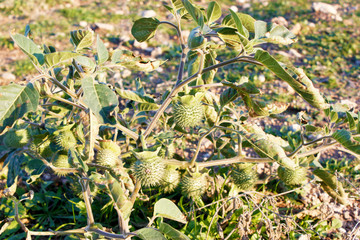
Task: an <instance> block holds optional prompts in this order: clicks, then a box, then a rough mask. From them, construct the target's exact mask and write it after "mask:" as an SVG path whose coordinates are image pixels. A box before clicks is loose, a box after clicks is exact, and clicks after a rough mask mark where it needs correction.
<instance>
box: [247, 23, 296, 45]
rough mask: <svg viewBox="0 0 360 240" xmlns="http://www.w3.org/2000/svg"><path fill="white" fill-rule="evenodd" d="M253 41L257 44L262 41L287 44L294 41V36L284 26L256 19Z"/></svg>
mask: <svg viewBox="0 0 360 240" xmlns="http://www.w3.org/2000/svg"><path fill="white" fill-rule="evenodd" d="M254 26H255V41H256V42H257V44H260V43H263V42H269V43H275V44H284V45H288V44H291V43H294V42H296V36H295V34H293V33H292V32H291V31H289V29H287V28H286V27H284V26H281V25H276V24H273V23H267V22H264V21H256V22H255V24H254Z"/></svg>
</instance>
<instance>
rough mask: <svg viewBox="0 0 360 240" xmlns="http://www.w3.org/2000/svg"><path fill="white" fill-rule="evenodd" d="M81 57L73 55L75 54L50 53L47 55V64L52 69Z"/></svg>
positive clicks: (77, 54)
mask: <svg viewBox="0 0 360 240" xmlns="http://www.w3.org/2000/svg"><path fill="white" fill-rule="evenodd" d="M79 55H80V54H79V53H73V52H54V53H48V54H45V63H46V65H47V66H48V67H52V66H55V65H57V64H60V63H63V62H66V61H70V60H71V59H73V58H75V57H77V56H79Z"/></svg>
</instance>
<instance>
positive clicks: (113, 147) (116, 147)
mask: <svg viewBox="0 0 360 240" xmlns="http://www.w3.org/2000/svg"><path fill="white" fill-rule="evenodd" d="M100 147H101V148H106V149H110V150H111V151H113V152H114V154H116V155H120V154H121V150H120V147H119V145H117V143H116V142H113V141H110V140H103V141H100Z"/></svg>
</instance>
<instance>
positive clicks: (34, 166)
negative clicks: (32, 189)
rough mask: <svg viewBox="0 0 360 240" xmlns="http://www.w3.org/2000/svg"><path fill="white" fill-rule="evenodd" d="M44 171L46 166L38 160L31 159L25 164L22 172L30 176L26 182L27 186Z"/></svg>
mask: <svg viewBox="0 0 360 240" xmlns="http://www.w3.org/2000/svg"><path fill="white" fill-rule="evenodd" d="M45 169H46V166H45V165H44V163H43V162H42V161H41V160H40V159H32V160H30V161H28V162H26V165H25V168H24V170H25V172H26V173H27V174H28V175H29V176H30V178H29V179H28V180H27V181H26V182H27V183H29V184H31V183H33V182H34V181H35V180H36V179H38V178H39V177H40V176H41V174H42V173H43V172H44V170H45Z"/></svg>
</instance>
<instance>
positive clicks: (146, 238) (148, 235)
mask: <svg viewBox="0 0 360 240" xmlns="http://www.w3.org/2000/svg"><path fill="white" fill-rule="evenodd" d="M135 233H136V234H137V237H139V238H141V239H142V240H166V238H165V237H164V235H162V234H161V233H160V232H159V231H158V230H156V229H154V228H141V229H139V230H136V231H135Z"/></svg>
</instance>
